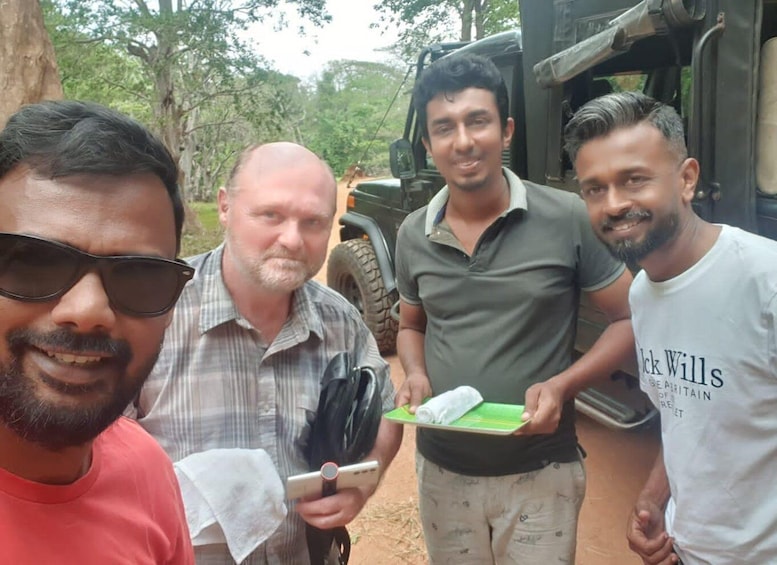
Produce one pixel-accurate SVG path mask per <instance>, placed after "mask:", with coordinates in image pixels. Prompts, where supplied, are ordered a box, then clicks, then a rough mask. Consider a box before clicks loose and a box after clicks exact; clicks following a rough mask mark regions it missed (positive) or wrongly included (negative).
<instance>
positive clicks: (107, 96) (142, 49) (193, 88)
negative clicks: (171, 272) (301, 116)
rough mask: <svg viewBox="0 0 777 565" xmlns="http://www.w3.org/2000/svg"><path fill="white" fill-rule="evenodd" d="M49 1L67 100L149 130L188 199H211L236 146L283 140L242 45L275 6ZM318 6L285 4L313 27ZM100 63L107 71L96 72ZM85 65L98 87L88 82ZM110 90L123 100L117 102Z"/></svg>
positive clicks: (270, 2) (319, 18)
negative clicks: (87, 101) (170, 159)
mask: <svg viewBox="0 0 777 565" xmlns="http://www.w3.org/2000/svg"><path fill="white" fill-rule="evenodd" d="M46 2H47V4H48V6H47V23H48V26H49V27H50V28H52V29H54V31H55V32H56V33H55V34H56V35H57V37H56V39H55V47H56V48H57V50H58V52H61V53H63V56H62V62H61V66H62V68H63V74H66V75H67V76H68V77H72V79H71V80H69V82H68V87H67V88H69V91H68V95H72V96H78V97H89V98H92V99H97V101H99V102H103V103H106V104H109V105H112V106H114V107H117V108H119V109H122V110H125V111H127V112H128V113H130V114H133V115H135V116H137V117H139V118H141V119H143V121H146V122H147V123H149V125H151V127H152V129H154V130H155V132H156V133H157V134H158V135H159V136H160V137H161V138H162V139H163V141H164V142H165V143H166V144H167V146H168V148H169V149H170V151H171V152H172V153H173V155H174V157H176V159H178V160H179V165H180V167H181V172H182V186H183V187H184V193H185V194H186V195H187V197H188V200H192V199H195V198H203V197H206V198H207V197H209V196H210V195H212V193H213V188H214V184H215V183H216V178H217V177H218V176H219V174H220V172H221V171H222V170H223V168H224V163H225V162H226V161H228V160H229V159H230V158H232V157H234V153H235V152H236V150H237V148H239V147H242V146H244V145H248V144H250V143H254V142H258V141H264V140H267V139H271V138H274V137H276V136H279V135H284V134H285V133H286V129H285V128H284V127H282V125H281V124H280V122H279V120H278V119H275V118H277V117H278V114H279V113H280V112H282V110H280V109H279V107H278V105H277V104H275V103H274V101H275V100H278V99H280V98H282V97H283V95H284V93H285V90H282V91H281V92H280V93H279V90H278V89H280V88H281V86H282V85H281V84H279V82H278V81H273V80H268V73H267V72H266V71H265V70H264V66H265V64H264V61H263V60H262V59H261V58H260V57H259V56H258V55H256V53H255V51H254V50H253V49H252V46H251V45H249V44H248V43H247V40H246V39H243V38H245V37H248V34H247V33H246V32H247V30H248V29H249V26H251V25H252V24H253V23H256V22H258V21H261V20H262V19H264V18H265V17H267V16H268V15H269V14H272V11H273V10H274V9H275V8H277V7H278V5H279V0H189V1H186V0H176V1H175V2H174V1H173V0H157V2H155V3H152V2H148V1H147V0H46ZM325 3H326V1H325V0H285V2H284V5H287V6H293V7H295V8H296V10H297V12H298V13H299V14H301V15H302V16H303V17H306V18H308V19H309V20H311V21H313V22H314V23H319V24H320V23H323V22H326V21H327V20H328V19H329V16H328V15H327V14H326V13H325V11H324V9H325ZM89 50H91V51H89ZM67 53H72V54H73V55H72V57H71V58H68V56H66V54H67ZM100 60H105V61H107V62H108V63H109V64H108V65H106V66H105V67H101V65H100V64H99V61H100ZM85 61H86V62H87V63H93V65H90V66H89V67H86V68H87V69H95V74H97V75H100V78H99V79H98V80H95V77H94V76H88V77H87V75H90V74H91V73H85V72H84V70H85V67H84V62H85ZM109 86H110V88H109ZM93 87H95V88H93ZM117 89H124V90H125V91H126V96H118V97H117V96H116V90H117ZM127 103H129V104H127ZM143 114H144V115H143ZM268 118H270V119H268ZM283 118H284V119H285V118H286V116H283ZM206 144H207V145H206Z"/></svg>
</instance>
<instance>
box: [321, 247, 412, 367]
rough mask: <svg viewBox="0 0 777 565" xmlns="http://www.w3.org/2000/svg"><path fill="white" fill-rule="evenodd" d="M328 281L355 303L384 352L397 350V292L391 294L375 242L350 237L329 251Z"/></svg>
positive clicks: (349, 300) (331, 286)
mask: <svg viewBox="0 0 777 565" xmlns="http://www.w3.org/2000/svg"><path fill="white" fill-rule="evenodd" d="M326 282H327V284H328V285H329V287H330V288H332V289H334V290H336V291H337V292H339V293H340V294H342V295H343V296H344V297H345V298H346V300H348V302H350V303H351V304H353V305H354V306H355V307H356V309H357V310H359V313H360V314H361V315H362V318H363V319H364V323H365V324H367V327H368V328H369V329H370V332H372V335H373V336H375V341H377V342H378V349H380V352H381V353H393V352H394V350H395V348H396V343H397V322H396V321H395V320H394V319H393V318H392V317H391V306H392V305H393V303H394V302H396V300H397V298H396V295H395V293H391V294H389V293H387V292H386V287H385V286H384V285H383V278H382V277H381V275H380V268H379V267H378V261H377V260H376V258H375V250H374V249H373V248H372V244H371V243H370V242H369V241H367V240H365V239H349V240H348V241H344V242H342V243H339V244H337V245H336V246H335V247H334V249H332V251H331V253H330V254H329V259H328V261H327V268H326Z"/></svg>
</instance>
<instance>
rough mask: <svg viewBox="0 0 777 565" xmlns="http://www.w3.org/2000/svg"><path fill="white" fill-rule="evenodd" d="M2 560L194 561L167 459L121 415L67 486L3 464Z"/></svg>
mask: <svg viewBox="0 0 777 565" xmlns="http://www.w3.org/2000/svg"><path fill="white" fill-rule="evenodd" d="M0 563H13V564H14V565H28V564H29V565H33V564H34V565H39V564H43V563H57V564H60V565H66V564H73V565H75V564H78V565H92V564H94V565H98V564H99V565H104V564H106V563H110V564H111V565H115V564H124V563H126V564H128V565H129V564H132V565H144V564H149V565H151V564H153V565H161V564H171V565H178V564H186V565H188V564H192V563H194V553H193V551H192V547H191V541H190V539H189V531H188V528H187V526H186V515H185V513H184V509H183V502H182V500H181V493H180V490H179V488H178V482H177V480H176V478H175V472H174V471H173V466H172V464H171V463H170V459H169V458H168V457H167V455H166V454H165V452H164V451H162V449H161V448H160V447H159V446H158V445H157V443H156V442H155V441H154V440H153V439H152V438H151V436H149V435H148V434H147V433H146V432H145V431H144V430H143V429H142V428H141V427H140V426H139V425H138V424H137V423H135V422H133V421H131V420H128V419H127V418H120V419H119V420H118V421H116V422H115V423H114V424H113V425H111V426H110V427H109V428H108V429H107V430H105V431H104V432H103V433H102V434H100V436H99V437H98V438H97V439H96V440H95V441H94V444H93V447H92V466H91V468H90V469H89V471H88V472H87V473H86V475H84V476H83V477H81V478H80V479H78V480H77V481H76V482H74V483H73V484H70V485H46V484H41V483H35V482H31V481H28V480H25V479H22V478H20V477H18V476H16V475H13V474H11V473H9V472H7V471H5V470H4V469H0Z"/></svg>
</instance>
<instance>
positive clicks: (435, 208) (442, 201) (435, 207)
mask: <svg viewBox="0 0 777 565" xmlns="http://www.w3.org/2000/svg"><path fill="white" fill-rule="evenodd" d="M502 174H503V175H504V176H505V179H507V189H508V190H509V191H510V203H509V204H508V205H507V209H506V210H505V211H504V212H502V214H500V217H504V216H507V215H508V214H509V213H510V212H512V211H513V210H528V209H529V208H528V203H527V202H526V187H525V186H524V184H523V182H522V181H521V179H520V178H519V177H518V175H516V174H515V173H514V172H512V171H511V170H510V169H508V168H505V167H502ZM449 197H450V192H449V190H448V185H445V186H444V187H442V189H441V190H440V191H439V192H438V193H437V194H435V195H434V197H433V198H432V199H431V200H430V201H429V204H428V205H427V207H426V221H425V223H424V233H425V234H426V235H427V236H429V235H431V233H432V228H434V226H436V225H437V224H439V223H440V222H442V220H443V219H444V218H445V207H446V206H447V205H448V198H449Z"/></svg>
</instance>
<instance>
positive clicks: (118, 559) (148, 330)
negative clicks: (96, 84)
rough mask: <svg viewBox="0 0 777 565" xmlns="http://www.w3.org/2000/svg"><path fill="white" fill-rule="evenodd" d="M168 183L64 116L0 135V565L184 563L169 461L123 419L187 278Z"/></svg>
mask: <svg viewBox="0 0 777 565" xmlns="http://www.w3.org/2000/svg"><path fill="white" fill-rule="evenodd" d="M177 177H178V170H177V167H176V166H175V163H174V162H173V160H172V158H171V156H170V154H169V152H168V151H167V149H165V147H164V145H163V144H162V143H161V142H160V141H159V140H157V139H156V138H154V137H153V136H152V135H151V134H150V133H149V132H148V131H147V130H146V129H145V128H143V126H141V125H140V124H138V123H137V122H135V121H133V120H131V119H129V118H127V117H126V116H122V115H121V114H118V113H116V112H113V111H112V110H109V109H108V108H104V107H102V106H99V105H97V104H89V103H81V102H75V101H64V102H48V103H43V104H34V105H30V106H26V107H25V108H23V109H21V110H20V111H19V112H17V113H16V114H14V115H13V116H11V118H10V119H9V121H8V124H7V125H6V127H5V129H4V130H2V131H0V198H1V199H2V203H3V204H2V207H0V556H1V557H0V561H2V562H3V563H14V564H17V563H19V564H28V563H29V564H32V563H61V564H64V565H70V564H74V565H75V564H79V565H80V564H83V563H137V564H146V565H157V564H161V563H164V564H171V565H172V564H175V565H179V564H181V565H183V564H189V563H193V561H194V555H193V552H192V547H191V542H190V541H189V534H188V531H187V527H186V520H185V515H184V509H183V505H182V503H181V495H180V492H179V490H178V484H177V482H176V477H175V474H174V472H173V467H172V465H171V463H170V460H169V459H168V457H167V456H166V455H165V454H164V452H163V451H162V450H161V449H160V448H159V446H158V445H157V444H156V442H154V440H153V439H152V438H151V437H149V435H148V434H147V433H146V432H144V431H143V430H142V429H141V428H140V426H138V425H137V424H136V423H134V422H132V421H130V420H128V419H126V418H121V417H120V416H121V413H122V411H123V410H124V408H125V406H126V405H127V404H128V403H129V402H130V401H131V400H132V398H133V397H134V396H135V395H136V394H137V392H138V390H140V387H141V386H142V385H143V381H144V380H145V379H146V377H147V376H148V373H149V371H150V370H151V367H152V366H153V365H154V362H155V360H156V358H157V355H158V354H159V348H160V347H161V343H162V337H163V335H164V331H165V328H166V327H167V325H168V324H169V323H170V318H171V315H170V310H171V309H172V307H173V306H174V304H175V301H176V300H177V299H178V296H179V294H180V292H181V289H182V288H183V286H184V284H185V283H186V281H188V280H189V279H190V278H191V277H192V275H193V273H194V270H193V269H192V268H191V267H190V266H189V265H187V264H185V263H183V262H181V261H178V260H176V259H175V256H176V254H177V252H178V249H179V245H180V237H181V226H182V224H183V204H182V202H181V197H180V193H179V191H178V185H177Z"/></svg>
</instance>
